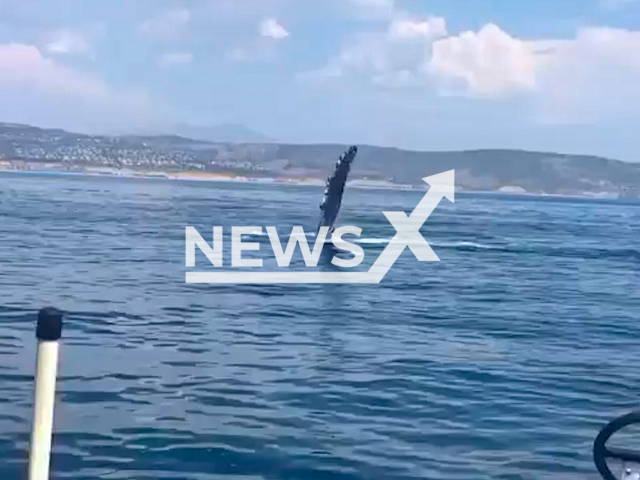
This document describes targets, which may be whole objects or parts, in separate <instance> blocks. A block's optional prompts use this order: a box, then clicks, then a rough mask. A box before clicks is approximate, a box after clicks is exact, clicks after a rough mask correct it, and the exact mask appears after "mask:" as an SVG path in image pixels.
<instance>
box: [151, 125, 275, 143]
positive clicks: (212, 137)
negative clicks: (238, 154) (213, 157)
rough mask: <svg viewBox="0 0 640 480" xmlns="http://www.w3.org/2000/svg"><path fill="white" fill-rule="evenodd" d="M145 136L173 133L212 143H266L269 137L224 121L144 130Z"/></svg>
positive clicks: (269, 140)
mask: <svg viewBox="0 0 640 480" xmlns="http://www.w3.org/2000/svg"><path fill="white" fill-rule="evenodd" d="M144 133H145V136H152V135H164V136H170V135H175V136H179V137H185V138H191V139H194V140H200V141H205V142H212V143H267V142H271V139H269V138H268V137H266V136H265V135H262V134H261V133H258V132H256V131H254V130H251V129H250V128H247V127H245V126H244V125H237V124H233V123H225V124H222V125H215V126H211V127H202V126H194V125H189V124H183V123H181V124H177V125H172V126H168V127H163V128H157V129H155V130H152V131H148V132H144Z"/></svg>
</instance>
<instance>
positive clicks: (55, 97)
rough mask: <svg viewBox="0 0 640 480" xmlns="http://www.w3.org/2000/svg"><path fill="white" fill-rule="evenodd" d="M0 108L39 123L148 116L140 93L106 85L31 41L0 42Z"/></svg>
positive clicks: (97, 121)
mask: <svg viewBox="0 0 640 480" xmlns="http://www.w3.org/2000/svg"><path fill="white" fill-rule="evenodd" d="M0 110H2V111H3V115H4V116H5V117H7V118H8V117H13V118H15V119H17V120H21V121H26V122H33V123H39V122H40V121H41V120H42V121H44V120H47V119H50V121H51V123H54V124H55V122H56V121H57V122H58V123H59V124H63V123H65V120H66V119H70V118H71V117H73V119H74V120H75V121H76V122H77V123H76V124H77V125H82V126H87V127H88V126H90V125H93V126H102V127H104V126H106V125H107V124H108V123H112V124H114V125H117V124H118V122H120V123H121V124H122V125H125V124H127V123H129V124H130V123H133V122H136V121H143V119H144V118H145V117H147V116H148V115H151V110H152V105H151V101H150V100H149V98H148V97H147V96H146V95H145V94H144V93H141V92H131V91H123V90H116V89H113V88H110V87H109V86H108V85H106V84H105V83H104V82H102V81H101V80H100V79H98V78H96V77H94V76H92V75H90V74H87V73H84V72H81V71H79V70H74V69H71V68H69V67H66V66H64V65H62V64H60V63H58V62H56V61H54V60H51V59H48V58H46V57H44V56H43V55H42V53H41V52H40V50H39V49H38V48H37V47H35V46H33V45H25V44H5V45H0Z"/></svg>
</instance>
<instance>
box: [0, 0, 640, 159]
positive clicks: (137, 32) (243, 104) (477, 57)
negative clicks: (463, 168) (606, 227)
mask: <svg viewBox="0 0 640 480" xmlns="http://www.w3.org/2000/svg"><path fill="white" fill-rule="evenodd" d="M0 121H5V122H16V123H28V124H32V125H38V126H45V127H59V128H65V129H68V130H72V131H78V132H91V133H116V132H124V133H129V132H135V131H140V130H149V129H154V128H157V129H163V128H168V126H170V125H174V124H177V123H188V124H192V125H197V126H210V125H216V124H221V123H236V124H242V125H244V126H246V127H249V128H251V129H253V130H256V131H258V132H260V133H262V134H264V135H266V136H268V137H270V138H272V139H274V140H277V141H280V142H294V143H346V144H370V145H380V146H393V147H398V148H405V149H413V150H463V149H476V148H519V149H527V150H536V151H554V152H562V153H579V154H588V155H603V156H607V157H610V158H615V159H620V160H627V161H638V162H640V142H639V141H638V137H639V134H640V128H639V127H640V0H517V1H516V0H455V1H451V0H190V1H189V0H108V1H107V0H0Z"/></svg>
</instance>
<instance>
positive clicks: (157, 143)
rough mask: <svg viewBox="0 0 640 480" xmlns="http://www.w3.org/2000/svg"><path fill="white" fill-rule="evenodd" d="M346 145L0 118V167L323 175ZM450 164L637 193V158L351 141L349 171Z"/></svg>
mask: <svg viewBox="0 0 640 480" xmlns="http://www.w3.org/2000/svg"><path fill="white" fill-rule="evenodd" d="M347 147H348V146H347V145H289V144H277V143H264V142H262V141H260V142H243V143H235V142H230V141H223V142H221V141H217V142H208V141H203V140H200V139H197V140H196V139H192V138H187V137H183V136H178V135H162V136H135V135H127V136H115V137H114V136H91V135H81V134H76V133H70V132H65V131H63V130H51V129H41V128H35V127H31V126H28V125H16V124H0V168H5V169H6V168H40V167H39V165H40V166H41V165H42V164H43V163H45V162H48V163H49V164H51V165H53V167H51V166H50V168H54V167H55V166H56V165H58V166H59V167H60V168H65V169H82V168H87V167H89V166H100V167H108V168H119V169H121V168H129V169H137V170H161V171H185V170H197V171H202V172H227V173H230V174H234V175H244V176H262V177H288V178H324V177H326V175H327V174H328V173H329V171H330V169H331V167H332V166H333V164H334V162H335V160H336V159H337V157H338V156H339V155H340V154H341V153H342V152H343V151H344V150H345V149H346V148H347ZM450 169H455V170H456V184H457V186H458V188H460V189H463V190H485V191H486V190H501V189H502V190H508V191H526V192H531V193H547V194H569V195H613V196H634V197H640V164H633V163H626V162H621V161H618V160H610V159H606V158H602V157H594V156H582V155H565V154H559V153H548V152H528V151H519V150H474V151H461V152H415V151H406V150H400V149H396V148H381V147H372V146H366V145H363V146H359V154H358V157H357V159H356V161H355V164H354V168H353V171H352V176H351V178H352V179H353V180H369V181H371V180H373V181H384V182H390V183H393V184H405V185H414V186H425V184H424V183H423V182H422V180H421V179H422V178H423V177H425V176H428V175H432V174H435V173H439V172H442V171H445V170H450Z"/></svg>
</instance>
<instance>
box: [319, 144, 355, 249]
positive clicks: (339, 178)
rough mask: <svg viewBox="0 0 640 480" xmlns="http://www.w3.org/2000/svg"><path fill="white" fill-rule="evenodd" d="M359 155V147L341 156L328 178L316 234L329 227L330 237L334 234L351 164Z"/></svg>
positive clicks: (350, 149)
mask: <svg viewBox="0 0 640 480" xmlns="http://www.w3.org/2000/svg"><path fill="white" fill-rule="evenodd" d="M357 154H358V147H355V146H354V147H351V148H349V150H347V151H346V152H345V153H343V154H342V155H340V158H339V159H338V162H337V163H336V165H335V167H334V170H333V172H332V173H331V175H329V177H328V178H327V185H326V188H325V190H324V195H323V197H322V200H321V201H320V222H319V223H318V229H317V230H316V233H317V232H319V231H320V228H322V227H329V233H328V237H327V238H329V237H330V235H331V234H332V233H333V230H334V228H335V222H336V220H337V219H338V213H339V212H340V205H341V204H342V195H343V194H344V187H345V184H346V183H347V178H348V176H349V172H350V170H351V163H352V162H353V160H354V159H355V158H356V155H357Z"/></svg>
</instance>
